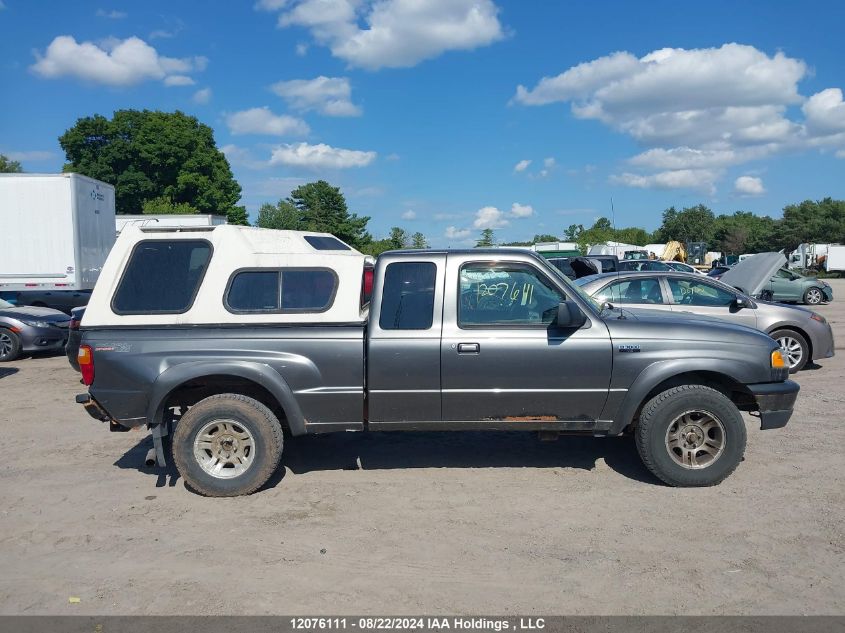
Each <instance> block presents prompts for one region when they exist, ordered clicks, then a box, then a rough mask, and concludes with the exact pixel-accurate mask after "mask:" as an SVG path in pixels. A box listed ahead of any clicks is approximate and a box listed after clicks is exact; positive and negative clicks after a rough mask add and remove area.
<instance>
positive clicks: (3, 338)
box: [0, 328, 21, 363]
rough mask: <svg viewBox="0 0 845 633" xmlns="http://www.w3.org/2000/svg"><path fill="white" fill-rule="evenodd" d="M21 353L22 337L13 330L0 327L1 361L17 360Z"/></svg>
mask: <svg viewBox="0 0 845 633" xmlns="http://www.w3.org/2000/svg"><path fill="white" fill-rule="evenodd" d="M20 355H21V337H19V336H18V335H17V334H15V333H14V332H12V330H7V329H6V328H0V363H8V362H9V361H13V360H17V359H18V358H19V357H20Z"/></svg>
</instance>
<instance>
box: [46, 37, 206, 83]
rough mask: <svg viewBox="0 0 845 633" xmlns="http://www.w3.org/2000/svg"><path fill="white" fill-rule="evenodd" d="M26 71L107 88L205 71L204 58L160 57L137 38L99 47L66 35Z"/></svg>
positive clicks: (111, 41) (57, 39)
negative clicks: (29, 70)
mask: <svg viewBox="0 0 845 633" xmlns="http://www.w3.org/2000/svg"><path fill="white" fill-rule="evenodd" d="M35 57H36V62H35V63H34V64H33V65H32V66H30V69H31V70H32V71H33V72H34V73H35V74H37V75H39V76H41V77H44V78H46V79H57V78H59V77H76V78H78V79H83V80H86V81H93V82H96V83H101V84H106V85H109V86H131V85H134V84H138V83H141V82H142V81H148V80H159V81H161V80H163V81H167V80H168V78H170V77H172V76H173V75H185V74H186V73H190V72H194V71H202V70H204V69H205V67H206V65H207V63H208V59H207V58H205V57H185V58H175V57H164V56H162V55H159V54H158V51H156V49H155V48H153V47H152V46H150V45H149V44H147V43H146V42H144V40H142V39H140V38H137V37H129V38H127V39H125V40H119V39H110V40H107V41H105V42H102V43H101V44H100V45H97V44H94V43H93V42H81V43H78V42H77V41H76V40H75V39H74V38H73V37H71V36H70V35H60V36H58V37H56V38H55V39H54V40H53V41H52V42H51V43H50V45H49V46H48V47H47V50H46V51H44V54H43V55H42V54H41V53H39V52H36V53H35Z"/></svg>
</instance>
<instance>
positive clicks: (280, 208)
mask: <svg viewBox="0 0 845 633" xmlns="http://www.w3.org/2000/svg"><path fill="white" fill-rule="evenodd" d="M59 144H60V145H61V147H62V149H63V150H64V152H65V155H66V159H67V162H66V163H65V165H64V167H63V169H64V171H73V172H77V173H81V174H84V175H86V176H90V177H92V178H97V179H98V180H103V181H105V182H108V183H110V184H112V185H114V186H115V197H116V200H115V210H116V212H117V213H155V214H159V213H211V214H220V215H225V216H226V218H227V220H228V222H229V223H230V224H249V220H248V216H247V212H246V208H245V207H244V206H243V205H239V204H238V202H239V200H240V197H241V186H240V184H239V183H238V182H237V181H236V180H235V178H234V176H233V174H232V170H231V168H230V166H229V162H228V160H227V159H226V157H225V155H224V154H223V152H221V151H220V150H219V149H218V148H217V145H216V143H215V140H214V134H213V130H212V129H211V128H210V127H209V126H207V125H205V124H203V123H201V122H200V121H199V120H198V119H197V118H196V117H193V116H190V115H187V114H185V113H183V112H180V111H176V112H161V111H151V110H118V111H116V112H115V113H114V115H113V116H112V118H110V119H109V118H107V117H104V116H102V115H94V116H90V117H84V118H80V119H79V120H77V122H76V123H75V124H74V125H73V126H72V127H71V128H70V129H68V130H67V131H66V132H65V133H64V134H62V135H61V136H60V137H59ZM20 171H21V165H20V163H19V162H17V161H14V160H10V159H8V158H7V157H6V156H2V155H0V172H12V173H14V172H20ZM369 221H370V218H369V217H366V216H358V215H357V214H355V213H350V212H349V209H348V206H347V204H346V199H345V198H344V196H343V194H342V193H341V191H340V189H339V188H337V187H333V186H332V185H330V184H329V183H328V182H326V181H324V180H318V181H316V182H312V183H308V184H305V185H302V186H300V187H297V188H296V189H294V190H293V191H292V192H291V194H290V195H289V196H288V197H287V198H284V199H282V200H279V201H278V202H277V203H275V204H270V203H265V204H263V205H262V206H261V208H260V210H259V213H258V220H257V225H258V226H261V227H266V228H277V229H302V230H310V231H321V232H327V233H333V234H335V235H337V236H338V237H339V238H341V239H342V240H344V241H346V242H348V243H349V244H351V245H352V246H354V247H356V248H358V249H359V250H361V251H362V252H365V253H369V254H373V255H377V254H379V253H381V252H383V251H385V250H390V249H396V248H407V247H413V248H427V247H428V241H427V239H426V237H425V235H423V234H422V233H420V232H415V233H413V234H410V233H409V232H408V231H406V230H405V229H403V228H401V227H398V226H394V227H392V228H391V229H390V233H389V234H388V236H387V237H385V238H383V239H376V238H374V237H373V236H372V235H371V234H370V233H369V232H368V231H367V224H368V223H369ZM610 240H613V241H619V242H624V243H627V244H635V245H638V246H644V245H645V244H649V243H662V242H667V241H670V240H677V241H680V242H690V241H694V242H706V243H707V244H708V248H709V249H710V250H718V251H722V252H725V253H729V254H741V253H750V252H759V251H770V250H775V251H776V250H781V249H785V250H787V251H789V250H793V249H794V248H795V247H796V246H797V245H798V244H800V243H802V242H843V243H845V201H843V200H834V199H831V198H824V199H823V200H816V201H814V200H805V201H803V202H799V203H795V204H789V205H787V206H785V207H784V208H783V217H781V218H777V219H774V218H772V217H770V216H768V215H763V216H758V215H755V214H754V213H751V212H749V211H736V212H735V213H733V214H731V215H726V214H722V215H716V214H715V213H714V212H713V211H712V210H711V209H709V208H708V207H707V206H705V205H703V204H698V205H695V206H692V207H685V208H682V209H676V208H675V207H670V208H668V209H666V210H664V211H663V214H662V221H661V224H660V227H659V228H658V229H657V230H655V231H654V232H649V231H647V230H646V229H644V228H641V227H623V228H616V227H614V226H613V223H612V222H611V221H610V220H609V219H608V218H606V217H601V218H598V219H597V220H596V221H595V222H594V223H593V224H592V225H591V226H589V227H585V226H584V225H582V224H571V225H569V226H568V227H566V228H565V229H563V231H562V234H561V235H559V236H558V235H552V234H538V235H535V236H534V239H533V240H532V241H530V242H528V241H526V242H510V243H507V244H501V245H524V246H527V245H530V244H534V243H537V242H552V241H566V242H575V243H577V244H578V245H579V247H580V248H581V249H582V250H585V249H586V246H587V245H588V244H596V243H600V242H606V241H610ZM496 244H497V242H496V237H495V234H494V232H493V230H492V229H484V230H483V231H481V234H480V235H479V237H478V239H477V241H476V245H477V246H494V245H496Z"/></svg>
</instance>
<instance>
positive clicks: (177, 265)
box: [111, 240, 213, 315]
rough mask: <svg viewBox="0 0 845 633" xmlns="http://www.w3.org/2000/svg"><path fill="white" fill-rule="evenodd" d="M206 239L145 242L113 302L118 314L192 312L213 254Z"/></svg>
mask: <svg viewBox="0 0 845 633" xmlns="http://www.w3.org/2000/svg"><path fill="white" fill-rule="evenodd" d="M212 250H213V249H212V246H211V243H210V242H208V241H207V240H143V241H141V242H138V243H137V244H136V245H135V248H133V249H132V254H131V255H130V257H129V262H128V263H127V264H126V268H125V269H124V271H123V276H122V277H121V279H120V283H119V284H118V286H117V291H116V292H115V293H114V298H113V299H112V304H111V307H112V311H113V312H114V313H115V314H121V315H129V314H183V313H185V312H187V311H188V310H190V309H191V306H192V305H193V303H194V299H195V298H196V296H197V291H198V290H199V288H200V285H201V284H202V280H203V277H205V271H206V270H207V269H208V262H209V261H210V259H211V254H212Z"/></svg>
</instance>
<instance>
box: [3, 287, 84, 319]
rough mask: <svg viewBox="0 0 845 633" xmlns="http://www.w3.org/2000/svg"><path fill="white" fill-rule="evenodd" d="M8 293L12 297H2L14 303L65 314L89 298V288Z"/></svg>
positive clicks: (82, 304)
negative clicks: (50, 309)
mask: <svg viewBox="0 0 845 633" xmlns="http://www.w3.org/2000/svg"><path fill="white" fill-rule="evenodd" d="M8 294H9V295H14V297H13V298H6V297H2V298H4V299H6V300H7V301H8V302H9V303H12V304H14V305H18V306H35V307H37V308H52V309H54V310H60V311H62V312H64V313H65V314H70V311H71V310H72V309H73V308H76V307H78V306H84V305H87V304H88V299H90V298H91V291H90V290H19V291H17V292H10V293H8Z"/></svg>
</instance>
